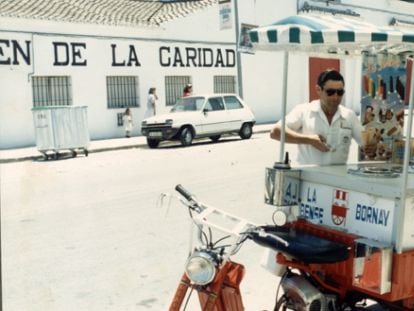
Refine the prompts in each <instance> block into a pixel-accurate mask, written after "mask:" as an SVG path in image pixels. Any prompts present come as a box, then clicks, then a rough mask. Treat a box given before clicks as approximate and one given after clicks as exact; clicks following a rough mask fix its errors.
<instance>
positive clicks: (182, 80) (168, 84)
mask: <svg viewBox="0 0 414 311" xmlns="http://www.w3.org/2000/svg"><path fill="white" fill-rule="evenodd" d="M189 83H191V77H190V76H166V77H165V104H166V105H167V106H172V105H174V104H175V102H176V100H177V99H178V98H180V97H182V96H183V90H184V87H185V86H186V85H187V84H189Z"/></svg>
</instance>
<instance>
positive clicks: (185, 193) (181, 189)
mask: <svg viewBox="0 0 414 311" xmlns="http://www.w3.org/2000/svg"><path fill="white" fill-rule="evenodd" d="M175 190H177V192H178V193H179V194H181V195H182V196H183V197H184V198H185V199H186V200H187V201H193V200H194V196H193V195H192V194H191V193H190V192H189V191H188V190H187V189H185V188H184V187H183V186H182V185H181V184H178V185H177V186H175Z"/></svg>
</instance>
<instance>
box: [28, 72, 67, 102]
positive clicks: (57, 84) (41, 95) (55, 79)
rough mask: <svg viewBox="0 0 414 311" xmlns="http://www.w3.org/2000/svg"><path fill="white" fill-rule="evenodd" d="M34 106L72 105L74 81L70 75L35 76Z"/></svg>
mask: <svg viewBox="0 0 414 311" xmlns="http://www.w3.org/2000/svg"><path fill="white" fill-rule="evenodd" d="M32 90H33V92H32V93H33V107H48V106H70V105H72V82H71V78H70V77H69V76H42V77H41V76H33V77H32Z"/></svg>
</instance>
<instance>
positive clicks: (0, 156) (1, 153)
mask: <svg viewBox="0 0 414 311" xmlns="http://www.w3.org/2000/svg"><path fill="white" fill-rule="evenodd" d="M272 126H273V123H271V124H256V125H255V126H254V127H253V135H254V134H257V133H268V132H270V129H271V128H272ZM140 147H145V148H146V147H147V141H146V137H145V136H134V137H130V138H112V139H101V140H91V141H90V145H89V147H88V148H87V150H88V153H89V154H90V153H95V152H104V151H111V150H120V149H130V148H140ZM79 152H80V153H81V154H82V153H83V151H79ZM59 154H60V155H61V156H62V157H63V156H68V155H71V153H70V152H69V151H66V150H62V151H59ZM43 159H44V156H43V154H42V153H40V152H39V150H38V149H37V148H36V146H31V147H25V148H16V149H2V150H0V163H12V162H21V161H36V160H43Z"/></svg>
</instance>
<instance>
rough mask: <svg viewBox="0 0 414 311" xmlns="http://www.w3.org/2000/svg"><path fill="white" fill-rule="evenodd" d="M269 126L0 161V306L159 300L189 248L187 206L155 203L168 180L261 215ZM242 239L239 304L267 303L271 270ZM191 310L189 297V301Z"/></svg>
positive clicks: (157, 303)
mask: <svg viewBox="0 0 414 311" xmlns="http://www.w3.org/2000/svg"><path fill="white" fill-rule="evenodd" d="M277 158H278V149H277V143H276V142H273V141H270V139H269V138H268V134H267V133H262V134H255V135H254V136H253V138H252V139H251V140H246V141H242V140H240V139H238V138H234V139H226V140H223V141H222V142H219V143H216V144H212V143H209V142H208V141H205V142H201V143H196V144H195V145H194V146H191V147H189V148H181V147H176V146H168V147H163V148H159V149H156V150H149V149H147V148H135V149H127V150H118V151H108V152H104V153H97V154H93V155H90V156H89V157H83V156H79V157H77V158H70V159H66V160H65V159H63V160H59V161H47V162H46V161H26V162H19V163H8V164H2V165H1V166H0V168H1V212H2V215H1V218H2V247H3V249H2V252H3V299H4V301H3V303H4V310H6V311H10V310H19V311H20V310H30V311H35V310H39V311H45V310H53V311H55V310H88V311H90V310H166V309H167V305H168V302H169V299H170V298H171V296H172V294H173V292H174V290H175V286H176V285H177V282H178V280H179V277H180V275H181V273H182V268H183V264H184V261H185V258H186V253H187V249H188V232H189V221H188V213H187V211H186V209H185V208H184V207H183V206H182V205H181V204H179V203H177V202H176V201H173V202H172V204H171V206H170V208H169V210H167V209H166V208H164V209H162V208H157V200H158V197H159V195H160V193H162V192H170V193H171V192H174V190H173V189H174V186H175V185H176V184H178V183H181V184H183V185H185V186H186V187H187V188H188V189H189V190H191V191H192V192H194V193H195V194H197V196H198V198H199V199H201V200H202V201H204V202H206V203H208V204H211V205H215V206H220V207H222V208H223V209H225V210H227V211H230V212H232V213H235V214H237V215H240V216H242V217H245V218H248V219H249V220H251V221H254V222H259V223H262V222H270V221H271V211H272V209H271V208H270V207H269V206H266V205H265V204H264V203H263V191H264V169H265V167H266V166H268V165H272V164H273V162H274V161H275V160H276V159H277ZM261 255H262V249H260V248H259V247H257V246H255V245H252V244H249V243H245V246H244V248H242V250H241V251H240V253H239V254H237V256H236V257H235V258H234V259H235V260H239V261H241V262H243V264H245V265H246V267H247V274H246V277H245V280H244V282H243V283H242V284H243V286H242V290H243V292H244V297H243V298H244V299H245V305H246V310H262V309H266V308H268V309H270V308H271V307H272V305H273V303H274V297H273V296H274V291H275V285H276V282H275V279H274V277H273V276H272V275H270V274H269V273H267V272H266V271H265V270H264V269H262V268H261V267H260V265H259V261H260V257H261ZM190 310H191V308H190Z"/></svg>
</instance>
